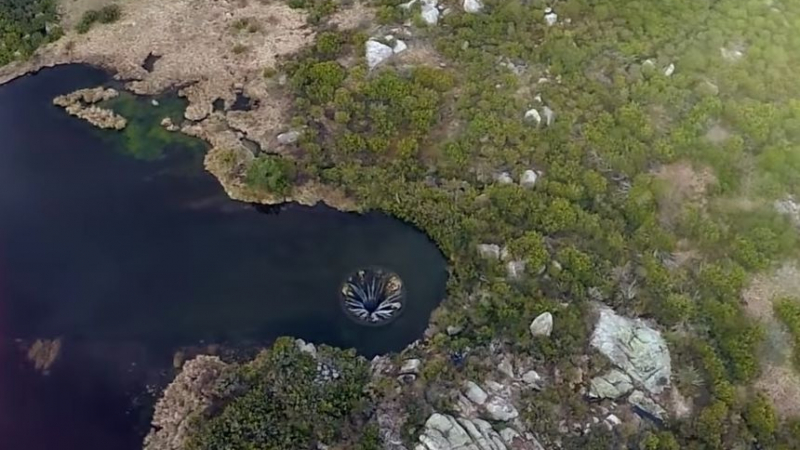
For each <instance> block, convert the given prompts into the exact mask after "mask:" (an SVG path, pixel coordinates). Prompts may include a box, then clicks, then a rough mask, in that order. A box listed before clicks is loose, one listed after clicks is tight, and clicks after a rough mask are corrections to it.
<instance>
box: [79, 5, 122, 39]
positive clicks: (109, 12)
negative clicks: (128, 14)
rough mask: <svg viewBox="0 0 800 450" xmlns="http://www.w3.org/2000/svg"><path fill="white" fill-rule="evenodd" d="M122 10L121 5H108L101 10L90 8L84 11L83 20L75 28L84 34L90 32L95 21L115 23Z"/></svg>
mask: <svg viewBox="0 0 800 450" xmlns="http://www.w3.org/2000/svg"><path fill="white" fill-rule="evenodd" d="M121 16H122V11H121V9H120V7H119V5H106V6H104V7H102V8H100V9H99V10H89V11H86V12H85V13H83V16H81V20H80V21H79V22H78V24H77V25H76V26H75V30H76V31H77V32H78V33H80V34H84V33H86V32H88V31H89V30H90V29H91V28H92V26H93V25H94V24H95V23H98V22H99V23H106V24H107V23H113V22H116V21H117V20H119V18H120V17H121Z"/></svg>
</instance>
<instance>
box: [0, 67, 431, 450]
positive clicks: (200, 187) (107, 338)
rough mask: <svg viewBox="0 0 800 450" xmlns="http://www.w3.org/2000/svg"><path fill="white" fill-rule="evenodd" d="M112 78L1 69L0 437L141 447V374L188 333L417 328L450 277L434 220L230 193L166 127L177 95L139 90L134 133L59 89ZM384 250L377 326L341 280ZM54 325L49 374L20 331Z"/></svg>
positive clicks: (154, 372) (397, 343)
mask: <svg viewBox="0 0 800 450" xmlns="http://www.w3.org/2000/svg"><path fill="white" fill-rule="evenodd" d="M109 83H112V82H111V78H110V76H109V75H108V74H107V73H105V72H103V71H100V70H97V69H94V68H90V67H87V66H80V65H72V66H62V67H57V68H53V69H47V70H44V71H42V72H40V73H39V74H36V75H32V76H27V77H24V78H21V79H18V80H16V81H14V82H12V83H9V84H8V85H5V86H0V136H2V144H1V145H0V436H2V438H1V439H2V444H0V446H2V448H3V449H4V450H17V449H19V450H37V449H53V448H58V449H60V450H70V449H75V450H78V449H80V450H94V449H97V450H100V449H103V450H107V449H114V450H127V449H136V448H140V447H141V439H142V437H143V433H144V432H146V424H147V422H148V416H149V414H150V409H151V407H152V402H153V398H152V395H148V393H147V391H146V385H163V383H164V382H165V381H168V379H169V377H171V376H172V375H173V372H172V370H171V367H172V357H173V354H174V353H175V352H176V351H177V350H179V349H182V348H185V347H202V346H207V345H210V344H221V345H222V346H223V347H225V348H236V347H237V346H238V347H241V348H245V347H250V348H252V347H254V346H258V345H268V344H269V343H270V342H271V341H272V340H273V339H275V338H276V337H278V336H282V335H290V336H295V337H299V338H303V339H305V340H308V341H311V342H315V343H326V344H330V345H335V346H340V347H346V348H356V349H357V350H358V351H359V352H360V353H361V354H363V355H365V356H368V357H370V356H373V355H376V354H382V353H386V352H390V351H398V350H401V349H402V348H404V347H405V346H407V345H408V344H410V343H411V342H413V341H414V340H416V339H418V338H420V337H421V336H422V334H423V332H424V330H425V328H426V327H427V324H428V320H429V318H430V314H431V312H432V310H433V309H434V308H435V307H436V306H437V305H438V303H439V302H440V301H441V299H442V298H443V297H444V295H445V283H446V279H447V273H446V261H445V260H444V258H443V256H442V255H441V253H440V252H439V250H438V249H437V247H436V246H435V245H434V244H433V243H432V242H431V241H430V240H429V239H428V238H427V236H425V235H424V234H423V233H421V232H419V231H418V230H416V229H414V228H413V227H411V226H409V225H407V224H404V223H402V222H401V221H398V220H396V219H393V218H391V217H388V216H385V215H383V214H379V213H367V214H363V215H359V214H353V213H342V212H339V211H336V210H333V209H330V208H327V207H322V206H318V207H302V206H299V205H291V204H290V205H285V206H283V207H280V208H257V207H255V206H254V205H249V204H245V203H239V202H235V201H232V200H230V199H228V198H227V197H226V195H225V193H224V192H223V190H222V188H221V187H220V186H219V184H218V183H217V181H216V180H215V179H214V178H213V177H212V176H211V175H210V174H208V173H206V172H205V171H204V170H203V168H202V157H203V152H204V151H205V146H204V145H203V144H202V143H200V142H198V141H194V140H192V139H189V138H187V137H182V136H179V135H169V134H167V132H166V131H164V130H161V129H160V128H159V127H158V123H159V122H160V117H163V116H165V115H174V114H175V111H178V112H179V111H180V108H176V105H179V103H176V102H179V101H178V100H177V99H174V98H173V99H170V98H163V99H159V100H160V105H159V106H150V105H149V100H147V99H134V100H130V99H129V101H128V104H127V110H128V112H130V114H129V117H128V118H129V119H131V124H130V125H129V129H128V130H126V132H124V133H115V132H109V131H101V130H97V129H95V128H93V127H92V126H91V125H89V124H88V123H85V122H83V121H81V120H79V119H75V118H72V117H69V116H68V115H67V114H66V113H65V112H64V111H63V110H61V109H59V108H56V107H54V106H52V104H51V101H52V99H53V97H55V96H56V95H60V94H65V93H68V92H71V91H74V90H76V89H79V88H84V87H94V86H97V85H101V84H106V85H108V84H109ZM132 104H133V105H136V108H133V107H131V105H132ZM120 108H121V109H126V108H122V105H121V106H120ZM131 108H132V109H131ZM148 108H150V109H148ZM159 108H162V109H161V110H159ZM123 114H124V113H123ZM131 114H132V115H133V117H130V115H131ZM276 212H277V213H276ZM373 266H377V267H382V268H386V269H388V270H390V271H391V272H393V273H395V274H397V275H398V276H399V277H400V278H401V279H402V281H403V288H404V290H405V298H406V300H405V303H404V308H403V312H402V314H401V315H399V316H398V317H397V319H396V320H393V321H391V322H390V323H388V324H387V325H385V326H380V327H368V326H363V325H360V324H359V323H357V322H355V321H353V320H351V319H350V318H349V317H347V316H346V314H345V313H344V311H343V308H342V306H341V299H340V296H339V291H340V288H341V285H342V283H343V282H344V280H346V279H347V277H348V276H349V275H350V274H352V273H353V271H354V270H357V269H359V268H364V267H373ZM54 338H61V339H62V342H63V346H62V350H61V352H60V354H59V357H58V359H57V360H56V361H55V363H54V364H53V366H52V367H51V369H50V371H49V374H46V375H45V374H42V373H40V372H38V371H36V370H34V368H33V366H32V364H31V362H29V361H27V360H26V358H25V352H24V350H22V349H21V347H24V344H29V343H31V342H33V341H34V340H36V339H54Z"/></svg>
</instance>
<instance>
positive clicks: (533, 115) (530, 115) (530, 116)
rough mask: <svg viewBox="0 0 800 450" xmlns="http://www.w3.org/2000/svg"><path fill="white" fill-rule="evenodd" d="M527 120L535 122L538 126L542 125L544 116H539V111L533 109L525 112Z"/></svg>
mask: <svg viewBox="0 0 800 450" xmlns="http://www.w3.org/2000/svg"><path fill="white" fill-rule="evenodd" d="M525 120H527V121H529V122H535V123H536V125H537V126H538V125H539V124H540V123H542V116H541V115H540V114H539V111H537V110H536V109H535V108H531V109H529V110H527V111H525Z"/></svg>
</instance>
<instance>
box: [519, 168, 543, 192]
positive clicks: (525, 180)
mask: <svg viewBox="0 0 800 450" xmlns="http://www.w3.org/2000/svg"><path fill="white" fill-rule="evenodd" d="M538 178H539V176H538V175H537V174H536V172H535V171H533V170H531V169H528V170H526V171H525V172H523V173H522V178H520V180H519V184H520V185H521V186H522V187H527V188H529V187H533V185H535V184H536V180H537V179H538Z"/></svg>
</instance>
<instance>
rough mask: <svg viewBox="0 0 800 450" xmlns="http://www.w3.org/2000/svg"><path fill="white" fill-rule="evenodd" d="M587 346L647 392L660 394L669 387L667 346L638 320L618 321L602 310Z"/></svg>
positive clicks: (604, 309) (623, 319)
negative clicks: (608, 360)
mask: <svg viewBox="0 0 800 450" xmlns="http://www.w3.org/2000/svg"><path fill="white" fill-rule="evenodd" d="M591 345H592V347H594V348H596V349H597V350H598V351H599V352H600V353H602V354H603V355H605V356H606V357H608V359H610V360H611V362H612V363H614V365H615V366H617V367H618V368H619V369H621V370H622V371H624V372H625V373H626V374H628V376H630V377H631V378H632V379H633V380H634V381H636V382H637V383H640V384H641V385H643V386H644V387H645V388H646V389H647V390H648V391H649V392H651V393H654V394H658V393H661V392H662V391H663V390H664V387H666V386H667V385H669V380H670V371H671V365H670V355H669V350H668V349H667V343H666V341H664V338H663V337H662V336H661V333H659V332H658V331H657V330H654V329H652V328H650V327H649V326H648V325H647V324H645V323H644V321H642V320H641V319H629V318H627V317H622V316H620V315H617V314H616V313H615V312H614V311H613V310H611V309H610V308H606V307H603V308H602V309H601V310H600V318H599V320H598V321H597V326H596V327H595V329H594V332H593V333H592V341H591Z"/></svg>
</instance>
